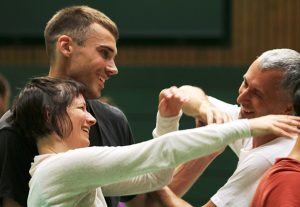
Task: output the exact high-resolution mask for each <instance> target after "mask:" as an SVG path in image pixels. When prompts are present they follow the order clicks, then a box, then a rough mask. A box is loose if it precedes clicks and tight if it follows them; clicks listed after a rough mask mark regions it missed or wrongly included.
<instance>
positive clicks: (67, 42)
mask: <svg viewBox="0 0 300 207" xmlns="http://www.w3.org/2000/svg"><path fill="white" fill-rule="evenodd" d="M72 44H73V41H72V38H71V37H69V36H67V35H62V36H60V37H59V38H58V40H57V49H58V50H59V52H60V53H61V54H62V55H64V56H66V57H69V56H70V55H71V53H72V49H73V46H72Z"/></svg>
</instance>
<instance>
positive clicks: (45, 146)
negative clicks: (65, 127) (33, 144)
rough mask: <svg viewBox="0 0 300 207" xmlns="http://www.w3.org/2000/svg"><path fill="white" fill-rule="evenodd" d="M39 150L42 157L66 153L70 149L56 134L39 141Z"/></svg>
mask: <svg viewBox="0 0 300 207" xmlns="http://www.w3.org/2000/svg"><path fill="white" fill-rule="evenodd" d="M37 148H38V152H39V154H40V155H42V154H57V153H61V152H66V151H68V150H69V149H70V148H69V147H68V146H67V145H66V144H65V142H64V140H63V139H62V138H61V137H59V136H58V135H56V134H55V135H49V136H47V137H44V138H41V139H39V140H38V142H37Z"/></svg>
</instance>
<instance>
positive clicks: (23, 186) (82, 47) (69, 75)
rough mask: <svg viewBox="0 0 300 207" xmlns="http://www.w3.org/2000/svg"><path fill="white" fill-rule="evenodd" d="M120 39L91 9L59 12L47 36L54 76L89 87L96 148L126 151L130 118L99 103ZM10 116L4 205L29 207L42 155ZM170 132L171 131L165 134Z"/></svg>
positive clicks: (3, 152)
mask: <svg viewBox="0 0 300 207" xmlns="http://www.w3.org/2000/svg"><path fill="white" fill-rule="evenodd" d="M118 35H119V34H118V29H117V26H116V25H115V23H114V22H113V21H112V20H110V19H109V18H108V17H107V16H106V15H104V14H103V13H101V12H99V11H97V10H95V9H92V8H90V7H87V6H73V7H68V8H65V9H62V10H60V11H58V12H57V13H56V14H55V15H54V16H53V17H52V18H51V19H50V20H49V22H48V23H47V26H46V28H45V31H44V37H45V44H46V50H47V54H48V57H49V62H50V71H49V76H50V77H56V78H64V79H74V80H76V81H79V82H81V83H83V84H85V85H86V86H87V89H88V96H89V97H88V98H90V100H88V102H87V109H88V111H89V112H90V113H91V114H92V115H93V116H94V117H95V118H96V120H97V123H96V124H95V125H94V126H93V127H92V128H91V130H90V138H91V139H90V144H91V146H124V145H130V144H133V142H134V141H133V136H132V133H131V130H130V127H129V124H128V121H127V119H126V117H125V115H124V114H123V113H122V112H121V111H120V110H119V109H117V108H115V107H111V106H109V105H107V104H102V103H100V102H99V101H98V98H99V97H100V95H101V91H102V90H103V88H104V85H105V82H106V81H107V80H108V79H109V78H110V77H111V76H114V75H116V74H117V73H118V69H117V67H116V65H115V61H114V59H115V56H116V55H117V46H116V42H117V39H118ZM92 99H93V100H92ZM169 99H170V100H173V99H176V101H177V102H179V105H180V104H182V103H183V102H184V98H182V97H180V96H170V97H169V98H166V100H169ZM163 111H164V110H162V111H161V112H162V115H164V116H173V115H176V113H177V112H178V110H177V109H176V111H177V112H176V113H174V112H172V107H171V110H168V109H166V108H165V111H164V112H165V113H164V112H163ZM9 115H10V114H9V112H8V113H6V114H5V115H4V116H3V117H2V119H1V121H0V129H1V130H0V173H1V174H0V176H1V178H0V198H1V201H0V205H1V204H3V206H5V207H8V206H14V207H17V206H26V201H27V195H28V182H29V179H30V175H29V168H30V164H31V162H32V159H33V157H34V156H35V155H36V154H37V150H36V146H35V145H34V144H32V143H31V142H29V141H28V139H27V138H26V136H25V135H23V134H20V133H19V132H17V131H16V130H15V129H14V128H12V127H10V126H9V125H8V124H7V123H6V122H5V120H6V117H7V116H9ZM31 119H34V114H33V115H32V116H31V117H28V122H30V120H31ZM175 129H176V127H175ZM172 130H174V129H173V128H172ZM166 132H168V130H162V131H161V133H166ZM157 135H161V134H157ZM149 177H151V176H149ZM152 179H156V178H155V177H153V178H152ZM182 182H184V181H181V183H182ZM181 186H184V185H180V184H179V185H178V188H181ZM184 187H185V186H184ZM168 196H172V194H168ZM153 198H154V197H153V196H152V195H151V194H143V195H137V196H130V197H124V198H122V201H125V202H126V201H128V202H127V204H128V205H130V206H132V207H135V206H138V207H143V206H147V205H148V206H153V205H155V204H154V203H156V200H155V199H153ZM119 200H120V198H119V197H109V198H106V202H107V204H108V206H112V207H116V206H117V205H118V202H119Z"/></svg>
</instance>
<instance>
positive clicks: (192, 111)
mask: <svg viewBox="0 0 300 207" xmlns="http://www.w3.org/2000/svg"><path fill="white" fill-rule="evenodd" d="M179 89H180V90H181V91H183V92H184V93H185V94H186V95H187V96H188V97H189V101H187V102H186V103H184V104H183V107H182V110H183V113H184V114H186V115H188V116H192V117H197V116H199V115H200V114H199V113H200V112H199V109H200V107H201V105H202V104H203V103H209V101H208V98H207V96H206V94H205V93H204V91H203V90H201V89H200V88H197V87H194V86H188V85H184V86H181V87H180V88H179Z"/></svg>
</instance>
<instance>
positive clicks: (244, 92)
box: [161, 49, 300, 207]
mask: <svg viewBox="0 0 300 207" xmlns="http://www.w3.org/2000/svg"><path fill="white" fill-rule="evenodd" d="M299 80H300V54H299V53H298V52H296V51H294V50H291V49H275V50H269V51H266V52H264V53H263V54H262V55H261V56H260V57H258V58H257V59H256V60H255V61H254V62H253V63H252V64H251V66H250V67H249V69H248V71H247V72H246V74H245V75H244V81H243V82H242V84H241V86H240V88H239V96H238V97H237V102H238V103H239V104H240V106H239V107H238V106H236V105H231V104H228V103H224V102H222V101H220V100H218V99H215V98H213V97H207V96H206V95H205V93H204V92H203V91H202V90H201V89H199V88H195V87H191V86H183V87H181V89H180V90H182V91H184V92H185V93H191V94H196V93H197V94H198V96H197V97H196V98H195V99H194V100H195V101H194V107H191V109H193V110H190V111H189V112H188V113H189V114H190V115H193V116H195V117H198V118H199V119H200V120H201V121H202V122H208V120H209V119H207V118H205V117H206V116H205V115H203V114H202V112H203V111H205V110H203V109H202V112H201V113H200V112H199V109H201V107H202V106H204V107H205V106H206V105H209V104H213V105H214V106H216V107H217V108H218V109H220V110H221V111H224V112H226V113H228V114H229V115H230V117H231V119H232V120H235V119H239V118H255V117H260V116H264V115H268V114H286V115H291V114H293V113H294V109H293V90H294V88H295V85H296V84H298V81H299ZM294 143H295V140H294V139H287V138H285V137H278V136H276V135H269V136H263V137H249V138H248V139H245V140H241V141H236V142H234V143H231V144H230V145H229V146H230V147H231V149H232V150H233V151H234V152H235V154H236V155H237V156H238V157H239V162H238V165H237V168H236V170H235V172H234V173H233V175H232V176H231V177H230V178H229V179H228V181H227V183H226V184H225V185H224V186H223V187H222V188H220V189H219V190H218V192H217V193H216V194H215V195H214V196H212V197H211V199H210V200H209V201H208V202H207V203H206V204H205V205H204V206H205V207H213V206H218V207H221V206H249V205H250V203H251V200H252V197H253V195H254V192H255V190H256V187H257V185H258V183H259V180H260V179H261V177H262V175H263V174H264V172H265V171H266V170H267V169H268V168H270V167H271V166H272V164H273V163H274V162H275V159H276V158H277V157H286V156H287V155H288V154H289V152H290V151H291V149H292V147H293V145H294ZM204 163H206V164H207V165H208V164H209V163H210V162H209V160H207V159H206V160H203V163H202V165H203V164H204ZM203 169H205V168H203ZM191 171H197V167H196V166H195V167H194V168H192V169H191ZM199 173H202V172H199ZM161 191H162V192H161V194H163V192H164V189H162V190H161ZM161 202H162V203H165V205H168V204H170V203H171V202H172V200H169V199H167V197H166V199H164V200H161ZM186 205H187V206H188V204H186ZM182 206H184V205H182Z"/></svg>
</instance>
